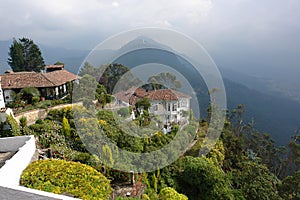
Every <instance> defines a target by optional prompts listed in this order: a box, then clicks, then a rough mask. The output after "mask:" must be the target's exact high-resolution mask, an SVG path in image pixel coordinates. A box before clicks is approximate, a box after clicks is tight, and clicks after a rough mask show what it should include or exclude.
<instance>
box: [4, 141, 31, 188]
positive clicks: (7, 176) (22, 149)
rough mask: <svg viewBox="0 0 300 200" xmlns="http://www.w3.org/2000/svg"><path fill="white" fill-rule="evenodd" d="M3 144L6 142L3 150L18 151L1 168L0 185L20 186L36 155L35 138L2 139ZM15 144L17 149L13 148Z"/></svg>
mask: <svg viewBox="0 0 300 200" xmlns="http://www.w3.org/2000/svg"><path fill="white" fill-rule="evenodd" d="M1 142H2V144H3V143H5V142H6V145H5V146H4V148H3V149H5V150H8V151H17V153H16V154H15V155H14V156H13V157H12V158H11V159H9V160H7V161H6V163H5V165H3V166H2V167H1V168H0V185H6V186H10V185H12V186H13V185H14V186H17V185H19V182H20V177H21V175H22V172H23V170H24V169H25V168H26V167H27V165H28V164H29V163H30V161H31V158H32V156H33V155H34V153H35V149H36V147H35V139H34V136H33V135H31V136H19V137H13V138H1ZM2 144H0V145H2ZM14 144H15V145H16V146H15V147H13V145H14ZM22 144H23V145H22Z"/></svg>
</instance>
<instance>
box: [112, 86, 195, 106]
mask: <svg viewBox="0 0 300 200" xmlns="http://www.w3.org/2000/svg"><path fill="white" fill-rule="evenodd" d="M114 96H115V97H116V98H117V99H119V100H122V101H124V102H127V103H129V104H131V105H134V104H135V103H136V102H137V101H138V100H140V99H142V98H144V97H146V98H148V99H150V100H151V101H153V100H158V101H161V100H165V101H177V100H179V99H180V98H191V97H190V96H189V95H187V94H183V93H181V92H178V91H175V90H171V89H161V90H151V91H149V92H147V91H146V90H145V89H143V88H137V89H135V90H133V89H130V90H128V91H121V92H118V93H116V94H114Z"/></svg>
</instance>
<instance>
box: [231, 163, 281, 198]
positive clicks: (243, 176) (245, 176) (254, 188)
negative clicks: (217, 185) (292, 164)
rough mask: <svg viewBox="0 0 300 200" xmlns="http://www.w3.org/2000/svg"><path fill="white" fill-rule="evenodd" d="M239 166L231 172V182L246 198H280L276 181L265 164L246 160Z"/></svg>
mask: <svg viewBox="0 0 300 200" xmlns="http://www.w3.org/2000/svg"><path fill="white" fill-rule="evenodd" d="M239 168H240V170H238V169H236V170H233V172H232V178H233V183H234V185H235V186H236V189H238V190H239V191H241V193H242V194H243V196H244V197H245V198H246V199H280V197H279V195H278V193H277V187H276V185H277V183H278V181H277V179H276V178H275V176H274V175H273V174H271V173H270V172H269V170H268V168H267V167H266V166H264V165H262V164H258V163H256V162H251V161H248V162H243V163H240V164H239Z"/></svg>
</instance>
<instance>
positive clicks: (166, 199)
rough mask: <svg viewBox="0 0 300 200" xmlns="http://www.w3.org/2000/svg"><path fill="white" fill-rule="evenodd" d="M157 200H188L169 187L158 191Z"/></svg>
mask: <svg viewBox="0 0 300 200" xmlns="http://www.w3.org/2000/svg"><path fill="white" fill-rule="evenodd" d="M158 198H159V200H172V199H178V200H188V198H187V197H186V196H185V195H183V194H179V193H178V192H177V191H176V190H175V189H173V188H171V187H165V188H163V189H162V190H161V191H160V193H159V195H158Z"/></svg>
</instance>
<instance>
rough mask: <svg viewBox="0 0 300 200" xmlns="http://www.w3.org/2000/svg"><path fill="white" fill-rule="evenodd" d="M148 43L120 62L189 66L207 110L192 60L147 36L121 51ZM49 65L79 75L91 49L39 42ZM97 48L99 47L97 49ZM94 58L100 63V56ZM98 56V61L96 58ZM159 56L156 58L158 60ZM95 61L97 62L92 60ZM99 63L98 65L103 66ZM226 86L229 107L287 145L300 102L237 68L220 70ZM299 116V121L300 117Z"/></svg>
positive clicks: (1, 45)
mask: <svg viewBox="0 0 300 200" xmlns="http://www.w3.org/2000/svg"><path fill="white" fill-rule="evenodd" d="M145 43H148V44H147V45H148V47H149V48H148V49H144V50H139V51H134V52H131V53H128V54H126V55H125V56H123V57H122V56H121V57H119V58H117V60H116V62H120V63H121V64H124V65H125V66H128V67H134V66H137V65H139V64H142V63H145V62H149V60H148V61H147V58H149V55H150V57H152V58H153V59H154V60H152V61H151V62H160V63H164V64H166V65H169V66H173V67H176V66H177V69H180V66H185V68H183V69H184V70H181V73H182V74H183V75H185V76H186V77H188V79H189V81H191V82H192V84H193V85H194V87H195V89H196V91H197V93H198V98H201V100H204V101H205V102H206V103H204V104H203V105H204V106H203V108H202V109H203V110H202V112H205V109H206V107H205V105H208V103H207V102H208V95H207V88H206V86H205V83H204V82H203V80H199V79H198V77H197V76H194V75H195V72H194V71H193V70H192V68H191V67H190V66H188V63H186V62H185V61H184V60H180V59H178V57H177V56H175V57H174V55H172V54H168V51H167V50H168V47H165V46H162V47H161V49H163V50H165V51H163V50H161V51H160V52H157V51H154V50H153V49H155V47H160V44H159V43H156V42H155V41H153V40H149V39H147V38H143V37H140V38H137V39H136V40H135V41H133V42H132V43H130V44H127V45H124V46H123V47H122V48H121V50H120V51H124V52H125V51H126V50H128V49H130V48H132V46H130V45H140V44H143V45H145ZM10 45H11V41H0V67H1V68H0V73H3V72H4V71H5V70H7V69H10V67H9V66H8V65H7V58H8V49H9V46H10ZM39 47H40V49H41V51H42V54H43V57H44V59H45V63H46V64H54V63H55V62H57V61H60V62H63V63H65V67H66V69H67V70H69V71H71V72H73V73H75V74H77V72H78V70H79V67H80V66H81V65H82V62H83V61H84V59H85V57H86V56H87V55H88V53H89V52H90V51H88V50H86V51H85V50H68V49H65V48H53V47H48V46H45V45H39ZM151 48H152V49H151ZM96 51H97V50H96ZM118 53H120V52H112V51H110V50H106V51H99V52H98V53H97V55H98V56H101V58H100V59H102V60H105V59H106V60H109V59H107V57H108V56H111V55H117V54H118ZM98 56H96V57H95V58H91V61H94V62H95V63H97V59H99V57H98ZM93 59H94V60H93ZM155 59H156V60H155ZM92 64H94V63H92ZM98 65H99V64H95V67H99V66H98ZM220 71H221V73H222V75H223V77H224V83H225V86H226V92H227V101H228V108H229V109H233V108H235V107H236V106H237V105H238V104H245V116H244V117H245V120H247V121H250V120H251V119H252V118H253V119H254V120H255V123H256V125H257V128H258V129H259V130H260V131H262V132H268V133H270V134H271V137H273V138H274V139H275V140H276V142H277V144H286V143H287V142H288V141H289V140H290V137H291V135H292V134H294V130H296V129H297V128H298V126H300V119H299V113H300V104H299V103H297V102H296V101H293V100H291V99H289V98H286V97H283V95H282V94H280V93H276V91H275V92H274V91H272V90H270V88H268V87H267V86H266V84H265V81H266V80H264V79H260V78H257V77H253V76H252V77H251V76H248V75H244V74H241V73H239V72H237V71H234V70H228V69H227V68H221V69H220ZM298 119H299V120H298Z"/></svg>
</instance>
